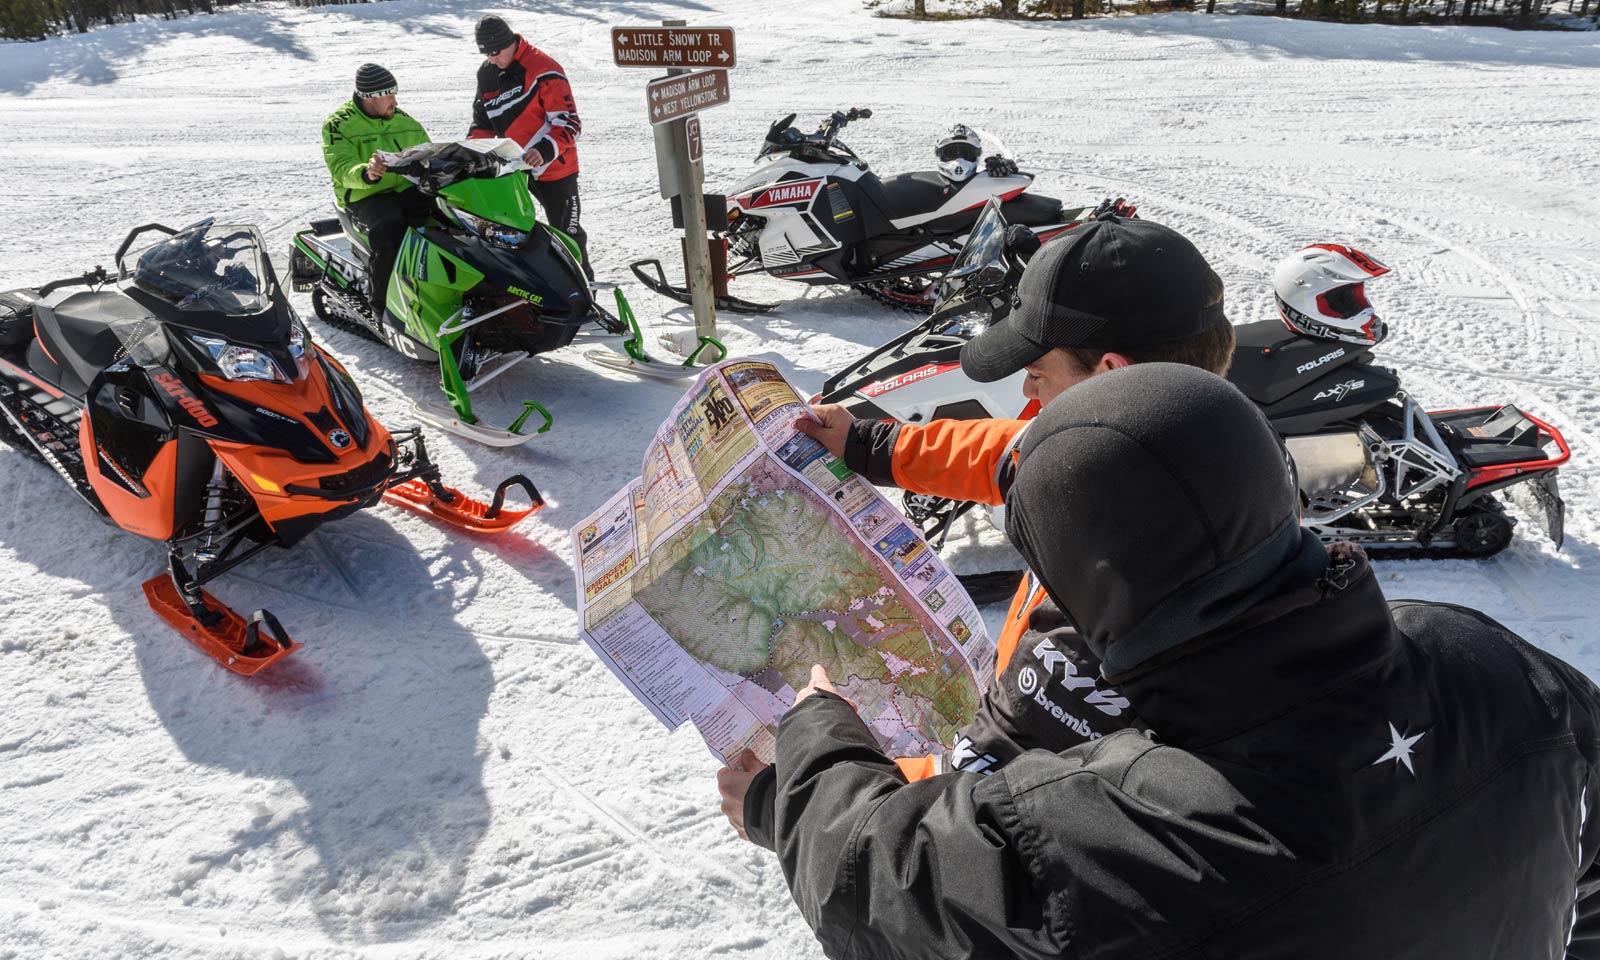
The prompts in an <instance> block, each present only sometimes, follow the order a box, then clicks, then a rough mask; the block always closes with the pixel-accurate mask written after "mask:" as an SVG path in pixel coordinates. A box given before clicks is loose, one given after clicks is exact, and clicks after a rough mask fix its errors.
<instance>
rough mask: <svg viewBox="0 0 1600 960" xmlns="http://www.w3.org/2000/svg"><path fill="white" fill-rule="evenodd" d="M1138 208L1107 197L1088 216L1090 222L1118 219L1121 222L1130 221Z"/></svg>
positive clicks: (1125, 201) (1119, 198)
mask: <svg viewBox="0 0 1600 960" xmlns="http://www.w3.org/2000/svg"><path fill="white" fill-rule="evenodd" d="M1138 209H1139V208H1138V207H1136V206H1134V205H1133V204H1131V203H1129V202H1128V201H1127V200H1124V199H1123V198H1122V197H1118V198H1117V199H1115V200H1112V199H1111V198H1109V197H1107V198H1106V199H1104V200H1102V201H1100V206H1098V207H1095V208H1094V213H1091V214H1089V219H1090V220H1106V219H1109V218H1111V217H1119V218H1121V219H1123V220H1132V219H1134V217H1135V216H1136V215H1137V211H1138Z"/></svg>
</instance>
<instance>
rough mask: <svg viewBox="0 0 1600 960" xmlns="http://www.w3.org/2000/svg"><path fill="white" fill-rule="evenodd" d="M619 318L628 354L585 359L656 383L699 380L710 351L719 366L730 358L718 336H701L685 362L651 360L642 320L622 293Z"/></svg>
mask: <svg viewBox="0 0 1600 960" xmlns="http://www.w3.org/2000/svg"><path fill="white" fill-rule="evenodd" d="M616 295H617V316H618V317H619V318H620V320H621V322H622V324H623V325H624V326H625V327H626V330H627V335H626V336H627V339H625V340H623V341H622V349H623V350H625V351H627V352H626V353H617V352H616V351H614V350H604V349H596V350H588V351H585V352H584V357H585V358H586V359H588V360H591V361H593V362H594V363H595V364H597V365H599V366H602V367H605V368H606V369H607V370H620V371H621V372H623V373H631V374H634V375H635V376H640V377H650V378H651V379H654V380H687V379H689V378H690V377H698V376H699V375H700V371H701V368H700V367H698V366H696V365H695V363H696V361H698V360H699V359H700V355H701V354H703V353H705V352H706V351H707V350H713V351H715V352H716V356H715V357H713V358H712V359H711V362H712V363H719V362H721V361H722V360H725V359H727V356H728V348H727V347H725V346H723V345H722V341H721V340H718V339H717V338H716V337H701V338H700V342H699V343H698V344H696V345H695V348H694V350H693V352H691V353H690V354H689V356H688V358H687V359H685V360H684V361H683V362H682V363H665V362H663V361H660V360H656V359H655V358H653V357H651V356H650V355H649V354H648V353H646V352H645V349H644V333H643V332H642V331H641V330H640V329H639V320H638V318H637V317H635V316H634V315H633V307H632V306H630V305H629V304H628V300H627V298H626V297H624V296H623V295H622V291H621V290H617V291H616Z"/></svg>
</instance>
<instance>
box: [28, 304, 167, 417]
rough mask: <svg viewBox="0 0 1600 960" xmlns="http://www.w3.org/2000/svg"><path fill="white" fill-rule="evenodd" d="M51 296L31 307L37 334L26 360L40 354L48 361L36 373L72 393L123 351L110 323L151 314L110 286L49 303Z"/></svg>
mask: <svg viewBox="0 0 1600 960" xmlns="http://www.w3.org/2000/svg"><path fill="white" fill-rule="evenodd" d="M50 299H53V298H47V299H46V300H41V301H40V302H39V303H38V304H36V305H35V306H34V309H33V319H34V326H35V328H36V329H37V330H38V331H39V338H38V339H37V340H36V341H34V343H33V344H30V345H29V350H28V355H29V360H30V361H32V360H34V359H35V358H37V357H38V356H39V354H43V359H44V360H48V361H49V362H43V361H42V360H41V362H40V365H39V368H36V370H37V372H38V373H40V374H41V375H43V376H45V377H46V378H47V379H51V380H53V381H54V382H55V384H56V386H58V387H60V388H61V389H62V390H64V391H65V392H67V393H69V394H71V395H73V396H76V397H81V396H83V395H84V394H85V393H87V392H88V390H89V384H90V383H92V382H93V381H94V378H95V377H96V376H98V375H99V373H100V371H101V370H104V369H105V368H106V367H108V366H110V365H111V363H112V362H113V361H114V360H116V359H117V356H118V354H120V353H121V352H122V340H121V338H120V337H118V336H117V331H116V329H115V327H114V326H113V324H118V323H134V322H138V321H142V320H149V319H151V317H150V312H149V311H148V310H146V309H145V308H144V307H141V306H139V305H138V304H137V303H135V302H133V301H132V300H130V299H128V298H127V297H125V296H123V295H122V294H121V293H120V292H118V291H116V290H111V289H107V290H95V291H81V292H77V293H73V294H71V295H69V296H67V297H64V298H62V299H60V300H57V301H56V302H54V303H50V302H49V300H50ZM35 348H37V350H36V349H35Z"/></svg>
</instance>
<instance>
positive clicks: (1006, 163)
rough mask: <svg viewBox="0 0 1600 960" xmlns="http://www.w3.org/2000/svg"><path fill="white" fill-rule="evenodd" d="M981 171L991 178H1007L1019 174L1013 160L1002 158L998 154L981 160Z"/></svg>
mask: <svg viewBox="0 0 1600 960" xmlns="http://www.w3.org/2000/svg"><path fill="white" fill-rule="evenodd" d="M983 169H984V172H985V173H987V174H989V176H991V177H1009V176H1011V175H1012V174H1014V173H1018V172H1019V171H1018V169H1017V162H1016V161H1015V160H1013V159H1011V158H1010V157H1002V156H1000V155H999V154H998V153H995V154H990V155H989V156H987V157H984V158H983Z"/></svg>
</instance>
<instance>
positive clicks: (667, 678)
mask: <svg viewBox="0 0 1600 960" xmlns="http://www.w3.org/2000/svg"><path fill="white" fill-rule="evenodd" d="M810 415H811V411H810V407H808V406H807V405H806V403H805V401H804V400H802V399H801V398H800V395H799V393H797V392H796V391H795V389H794V387H793V385H792V384H790V383H789V382H788V381H787V380H785V379H784V376H783V374H782V373H781V372H780V371H779V370H778V369H777V368H776V367H774V366H773V365H772V364H770V363H767V362H765V361H760V360H730V361H727V362H724V363H721V364H718V365H716V366H714V367H708V368H706V370H705V371H704V372H703V373H701V375H700V379H699V380H698V381H696V383H695V385H694V386H693V387H691V388H690V389H689V390H687V391H686V392H685V393H684V395H683V397H682V398H681V399H680V400H679V401H678V402H677V403H676V404H674V406H673V408H672V412H671V414H670V415H669V416H668V417H667V418H666V419H665V420H664V421H663V422H662V424H661V427H660V428H659V429H658V430H657V431H656V436H655V439H654V440H653V441H652V442H651V444H650V446H649V447H648V448H647V450H646V452H645V456H644V461H643V463H642V464H641V469H640V472H639V476H638V477H636V478H634V479H633V480H632V481H631V482H629V483H628V485H627V486H626V487H624V488H623V489H621V490H619V491H617V492H616V494H615V495H613V496H612V497H611V499H610V500H609V501H608V502H607V503H606V504H605V505H604V506H603V507H601V508H600V509H599V510H597V511H595V512H594V513H592V514H590V515H589V516H588V517H586V518H585V519H584V520H583V521H581V522H580V523H578V524H577V525H576V526H574V527H573V528H572V545H573V554H574V556H575V557H576V558H577V561H578V571H579V572H578V578H579V583H580V584H581V587H582V589H580V590H579V591H578V623H579V625H580V627H581V629H582V633H583V638H584V642H586V643H588V644H589V647H590V649H591V650H593V651H594V653H595V655H596V656H598V657H599V658H600V659H601V660H602V661H603V662H604V663H605V665H606V666H607V668H609V669H610V670H611V672H612V673H613V674H614V675H615V676H616V678H617V679H618V680H620V681H621V682H622V683H623V684H624V685H625V686H627V688H628V690H629V691H631V692H632V693H633V695H634V696H635V697H637V698H638V699H639V702H640V703H642V704H644V705H645V706H646V707H648V708H649V709H650V712H651V713H652V714H654V715H655V717H656V719H658V720H660V721H661V722H662V723H663V724H664V725H665V726H666V727H667V728H668V729H669V730H676V729H677V728H678V727H679V726H680V725H682V724H683V723H685V722H688V723H693V724H694V726H695V729H696V730H698V731H699V732H700V735H701V736H702V737H703V738H704V739H705V742H706V746H707V747H709V748H710V750H711V752H712V753H714V754H716V755H717V756H718V757H720V758H722V759H723V760H724V761H728V760H731V759H732V758H735V757H737V756H739V755H740V753H741V752H742V751H743V750H744V749H745V748H749V749H752V750H754V751H755V752H756V754H757V755H758V756H760V757H762V758H763V759H771V757H772V755H773V751H774V749H775V747H776V739H775V738H776V736H777V730H778V721H779V720H780V719H781V718H782V717H783V714H784V713H785V712H786V711H787V710H788V709H789V707H790V706H792V705H793V704H794V698H795V695H796V693H797V692H798V691H799V690H800V689H801V688H803V687H804V686H805V685H806V683H807V682H808V681H809V680H810V677H811V667H812V665H813V664H821V665H822V666H823V667H825V668H826V669H827V671H828V675H829V677H830V678H831V679H832V681H833V683H834V685H835V686H836V687H837V688H838V690H839V692H840V693H842V694H844V695H845V696H847V697H849V698H850V699H851V700H853V701H854V702H855V703H856V705H857V710H858V711H859V714H860V716H861V719H862V720H863V721H865V722H866V724H867V726H868V727H869V728H871V730H872V732H873V733H874V735H876V736H877V738H878V740H879V741H880V743H881V744H882V746H883V749H884V751H885V752H886V753H888V754H890V755H891V756H925V755H927V754H929V753H942V752H943V751H944V750H946V749H948V747H949V746H950V744H951V743H953V742H954V741H955V739H956V733H957V731H958V730H959V729H960V728H961V727H962V726H964V725H965V724H967V723H968V722H970V721H971V720H972V717H973V715H974V714H975V713H976V712H977V709H978V704H979V701H980V700H981V697H982V693H983V690H984V689H985V688H986V687H987V685H988V684H989V681H990V680H991V679H992V678H993V676H994V644H993V643H992V642H991V641H990V640H989V637H988V634H987V633H986V632H985V631H984V629H983V618H982V617H981V616H979V614H978V609H977V607H976V606H975V605H974V604H973V602H972V598H971V597H970V596H968V595H967V593H966V591H965V590H963V589H962V588H961V583H960V581H959V580H957V578H956V577H955V575H953V574H952V573H951V572H950V570H949V569H948V568H947V567H946V566H945V565H944V563H943V561H941V560H940V559H939V555H938V553H937V552H936V551H934V550H933V549H932V548H930V547H929V546H928V543H927V541H926V540H924V539H923V538H922V536H921V535H920V534H919V533H918V531H917V530H916V528H915V527H913V526H912V525H911V524H910V522H909V521H907V520H906V518H905V517H904V515H902V514H901V513H900V512H899V511H898V510H896V509H895V508H894V505H893V504H891V503H889V501H887V500H885V499H884V498H883V495H882V494H881V493H880V492H879V491H878V490H877V488H875V487H874V486H873V485H872V484H870V483H868V482H867V481H866V480H865V479H863V478H862V477H860V476H858V475H857V474H856V473H855V472H853V471H852V470H850V468H849V467H847V466H846V465H845V464H844V462H843V461H841V460H839V459H837V458H835V457H834V456H833V455H832V454H830V453H828V451H827V448H826V447H824V446H823V445H822V444H821V443H818V442H817V441H816V440H814V439H813V438H811V437H809V436H807V435H806V434H804V433H802V432H800V431H799V430H797V429H796V423H797V422H798V420H799V419H800V418H804V417H807V416H810Z"/></svg>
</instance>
